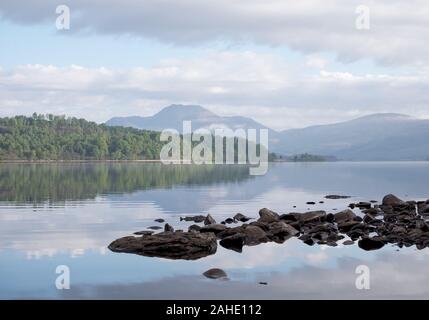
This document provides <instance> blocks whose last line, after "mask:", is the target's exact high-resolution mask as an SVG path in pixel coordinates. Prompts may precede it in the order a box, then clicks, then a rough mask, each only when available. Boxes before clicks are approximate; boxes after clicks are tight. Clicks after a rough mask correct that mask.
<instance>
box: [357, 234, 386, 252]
mask: <svg viewBox="0 0 429 320" xmlns="http://www.w3.org/2000/svg"><path fill="white" fill-rule="evenodd" d="M358 246H359V248H361V249H363V250H366V251H371V250H378V249H381V248H382V247H384V242H383V241H381V239H379V238H375V237H374V238H363V239H361V240H359V241H358Z"/></svg>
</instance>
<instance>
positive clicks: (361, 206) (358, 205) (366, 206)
mask: <svg viewBox="0 0 429 320" xmlns="http://www.w3.org/2000/svg"><path fill="white" fill-rule="evenodd" d="M354 206H355V207H356V208H359V209H370V208H371V202H364V201H361V202H358V203H355V204H354Z"/></svg>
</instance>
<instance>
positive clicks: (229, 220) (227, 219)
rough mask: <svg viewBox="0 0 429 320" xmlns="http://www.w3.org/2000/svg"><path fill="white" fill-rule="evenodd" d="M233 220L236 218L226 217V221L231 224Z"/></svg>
mask: <svg viewBox="0 0 429 320" xmlns="http://www.w3.org/2000/svg"><path fill="white" fill-rule="evenodd" d="M233 222H234V219H232V218H226V219H225V223H228V224H231V223H233Z"/></svg>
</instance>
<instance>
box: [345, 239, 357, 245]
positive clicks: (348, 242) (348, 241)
mask: <svg viewBox="0 0 429 320" xmlns="http://www.w3.org/2000/svg"><path fill="white" fill-rule="evenodd" d="M352 244H355V242H354V241H353V240H346V241H344V242H343V245H345V246H351V245H352Z"/></svg>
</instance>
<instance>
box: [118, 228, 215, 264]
mask: <svg viewBox="0 0 429 320" xmlns="http://www.w3.org/2000/svg"><path fill="white" fill-rule="evenodd" d="M109 249H110V250H111V251H113V252H121V253H134V254H138V255H143V256H148V257H160V258H167V259H184V260H196V259H199V258H202V257H206V256H208V255H211V254H214V253H215V252H216V249H217V241H216V236H215V235H214V234H213V233H204V234H201V233H195V232H163V233H158V234H153V235H148V236H144V237H123V238H119V239H117V240H115V241H113V242H112V243H111V244H110V245H109Z"/></svg>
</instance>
